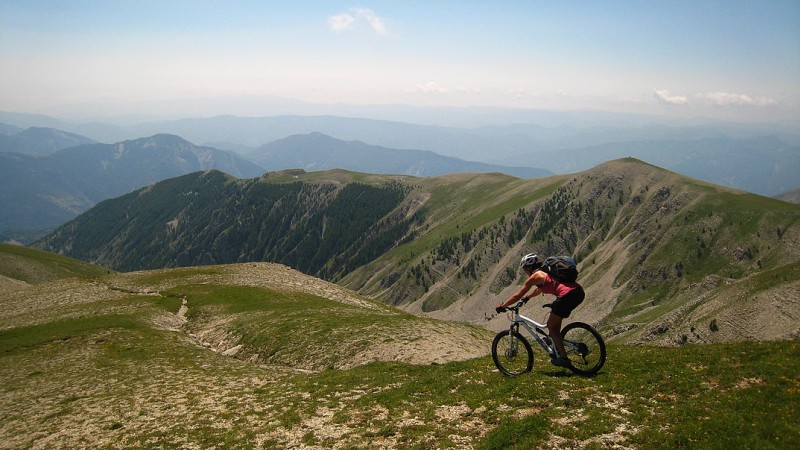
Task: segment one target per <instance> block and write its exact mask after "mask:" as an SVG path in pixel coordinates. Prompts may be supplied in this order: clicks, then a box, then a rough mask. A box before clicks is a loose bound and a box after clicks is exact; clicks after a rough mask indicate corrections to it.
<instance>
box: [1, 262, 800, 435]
mask: <svg viewBox="0 0 800 450" xmlns="http://www.w3.org/2000/svg"><path fill="white" fill-rule="evenodd" d="M60 261H61V259H60V258H57V257H53V259H52V261H45V262H43V264H44V266H45V267H48V268H50V269H51V270H56V269H55V267H54V266H58V264H60ZM490 342H491V333H489V332H488V331H486V330H482V329H478V328H476V327H471V326H468V325H464V324H456V323H452V322H440V321H436V320H432V319H425V318H421V317H417V316H413V315H409V314H407V313H404V312H401V311H398V310H396V309H394V308H391V307H388V306H386V305H383V304H380V303H376V302H374V301H371V300H369V299H367V298H365V297H363V296H361V295H358V294H356V293H355V292H352V291H349V290H347V289H344V288H342V287H340V286H338V285H335V284H331V283H327V282H324V281H321V280H319V279H315V278H312V277H308V276H306V275H303V274H301V273H299V272H297V271H295V270H292V269H289V268H288V267H285V266H280V265H276V264H269V263H246V264H232V265H223V266H220V265H216V266H203V267H189V268H180V269H170V270H156V271H141V272H134V273H123V274H111V275H106V276H100V277H95V278H80V277H71V278H65V279H57V280H52V281H48V282H44V283H40V284H37V285H32V286H28V287H26V288H24V289H21V290H17V291H15V292H3V293H2V294H0V380H2V383H0V416H1V417H2V419H3V420H1V421H0V442H2V445H3V446H4V447H9V448H154V447H158V448H162V447H164V448H223V447H224V448H388V449H394V448H409V447H424V448H448V447H449V448H480V449H495V448H515V447H516V448H549V447H571V448H590V447H598V446H602V447H605V446H619V447H632V448H663V447H669V448H673V447H676V448H679V447H687V446H691V447H700V448H705V447H714V446H720V447H725V448H736V447H747V448H770V447H775V448H794V447H797V445H798V444H800V429H798V425H797V424H798V423H800V417H799V416H798V415H799V412H798V409H797V408H796V407H795V405H797V402H798V400H800V398H798V397H799V396H800V389H798V386H800V380H798V378H797V373H798V361H800V358H798V356H800V345H798V342H797V341H796V340H794V341H784V342H777V343H747V344H734V345H730V344H729V345H720V344H717V345H707V346H689V347H685V348H682V349H680V350H677V349H661V348H656V347H650V346H639V347H634V346H619V345H614V344H612V345H611V346H610V347H609V355H610V357H609V361H608V364H606V366H605V368H604V369H603V371H601V373H600V374H598V375H597V376H596V377H595V378H592V379H585V378H581V377H576V376H571V375H568V374H566V372H564V371H563V370H561V369H555V368H552V366H549V365H548V364H544V363H543V362H544V361H545V360H546V359H545V358H539V357H540V356H541V354H539V353H537V359H536V362H535V366H534V371H533V372H532V373H531V374H528V375H524V376H521V377H519V378H516V379H508V378H504V377H502V376H501V375H500V374H499V373H498V372H497V370H496V369H495V368H494V366H493V364H492V361H491V358H490V357H488V356H485V355H486V354H487V353H488V351H489V346H490ZM331 369H336V370H331Z"/></svg>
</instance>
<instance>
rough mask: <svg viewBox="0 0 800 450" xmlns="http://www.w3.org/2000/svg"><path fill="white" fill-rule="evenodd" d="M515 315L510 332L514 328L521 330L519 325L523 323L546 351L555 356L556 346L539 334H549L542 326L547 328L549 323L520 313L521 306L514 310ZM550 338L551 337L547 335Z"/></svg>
mask: <svg viewBox="0 0 800 450" xmlns="http://www.w3.org/2000/svg"><path fill="white" fill-rule="evenodd" d="M512 312H513V314H514V316H513V317H512V319H511V327H510V328H509V332H511V331H514V330H519V326H520V325H522V326H523V327H524V328H525V329H526V330H528V333H530V335H531V336H533V338H534V339H536V342H537V343H539V345H540V346H541V347H542V349H544V351H545V352H547V353H548V354H550V356H553V355H554V354H555V348H554V346H552V345H551V344H550V343H548V342H547V341H545V340H544V339H543V338H541V337H539V334H542V335H545V336H548V335H546V334H545V333H544V331H542V328H546V327H547V325H545V324H543V323H539V322H537V321H535V320H533V319H531V318H530V317H526V316H523V315H522V314H520V313H519V308H515V309H513V310H512ZM547 339H548V340H550V337H549V336H548V337H547ZM551 342H552V341H551Z"/></svg>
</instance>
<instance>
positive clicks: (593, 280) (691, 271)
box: [37, 159, 800, 344]
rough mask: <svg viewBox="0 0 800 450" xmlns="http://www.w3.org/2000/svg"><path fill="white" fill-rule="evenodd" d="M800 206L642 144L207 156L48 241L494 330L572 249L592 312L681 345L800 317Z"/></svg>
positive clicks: (637, 335) (585, 308) (125, 262)
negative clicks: (519, 174) (275, 266)
mask: <svg viewBox="0 0 800 450" xmlns="http://www.w3.org/2000/svg"><path fill="white" fill-rule="evenodd" d="M799 221H800V206H798V205H793V204H789V203H786V202H782V201H779V200H775V199H769V198H765V197H760V196H757V195H753V194H748V193H744V192H741V191H734V190H729V189H726V188H723V187H719V186H715V185H711V184H708V183H703V182H700V181H698V180H694V179H690V178H686V177H683V176H681V175H678V174H675V173H672V172H669V171H666V170H664V169H660V168H658V167H655V166H652V165H649V164H646V163H644V162H641V161H638V160H634V159H624V160H618V161H614V162H609V163H605V164H602V165H600V166H598V167H595V168H593V169H590V170H588V171H584V172H581V173H577V174H573V175H559V176H551V177H546V178H538V179H531V180H523V179H519V178H515V177H510V176H507V175H502V174H453V175H446V176H440V177H427V178H416V177H408V176H385V175H368V174H360V173H353V172H346V171H340V170H335V171H323V172H313V173H306V172H304V171H300V170H293V171H283V172H271V173H268V174H266V175H264V176H262V177H260V178H256V179H251V180H237V179H235V178H233V177H230V176H228V175H225V174H223V173H221V172H217V171H208V172H200V173H193V174H189V175H185V176H182V177H179V178H174V179H170V180H167V181H164V182H160V183H156V184H155V185H153V186H150V187H148V188H145V189H141V190H139V191H135V192H132V193H130V194H127V195H125V196H122V197H119V198H116V199H112V200H107V201H105V202H102V203H100V204H98V205H97V206H95V207H94V208H92V209H91V210H89V211H87V212H86V213H84V214H82V215H81V216H79V217H78V218H76V219H75V220H73V221H71V222H69V223H67V224H65V225H64V226H62V227H60V228H59V229H57V230H56V231H55V232H54V233H53V234H51V235H49V236H48V237H47V238H45V239H43V240H42V241H40V242H39V243H38V244H37V245H38V246H39V247H41V248H43V249H46V250H49V251H53V252H58V253H63V254H65V255H69V256H72V257H76V258H79V259H81V260H84V261H90V262H93V263H98V264H102V265H106V266H108V267H111V268H113V269H115V270H125V271H129V270H139V269H150V268H157V267H175V266H191V265H205V264H223V263H233V262H247V261H273V262H278V263H282V264H286V265H289V266H291V267H294V268H296V269H298V270H301V271H303V272H304V273H307V274H310V275H314V276H318V277H321V278H323V279H326V280H330V281H335V282H337V283H339V284H341V285H343V286H346V287H349V288H351V289H353V290H356V291H358V292H360V293H362V294H364V295H367V296H369V297H371V298H375V299H379V300H381V301H383V302H385V303H388V304H391V305H396V306H399V307H402V308H403V309H406V310H408V311H411V312H415V313H418V314H427V315H430V316H433V317H439V318H445V317H446V318H448V319H451V320H460V321H467V322H471V323H474V324H477V325H481V326H486V327H490V328H491V327H495V326H498V325H499V324H502V323H504V322H503V321H502V320H500V321H496V320H495V318H494V314H493V307H492V305H494V304H496V303H499V302H500V299H505V298H507V296H508V295H509V294H510V293H511V292H513V291H514V290H515V289H516V283H517V281H518V278H517V277H518V275H519V274H518V270H517V264H518V261H519V257H520V256H521V255H523V254H525V253H528V252H538V253H541V254H546V255H549V254H562V253H563V254H571V255H575V256H576V257H577V259H578V261H579V262H580V263H579V269H580V270H581V280H582V283H584V285H585V286H586V288H587V291H588V292H590V299H591V301H587V302H585V305H582V306H581V307H580V308H579V310H578V311H577V313H578V315H579V316H581V317H583V318H586V319H587V320H591V321H592V322H593V323H596V324H598V326H601V327H602V328H603V330H604V331H605V332H606V333H608V336H609V338H613V339H619V340H622V341H625V342H651V343H653V342H658V343H668V344H676V343H682V342H715V341H727V340H737V339H741V338H742V337H743V336H749V337H750V338H755V339H774V338H780V337H789V336H795V335H797V334H798V333H800V329H798V326H797V322H796V321H795V320H794V319H792V317H796V314H797V313H800V311H798V310H797V304H798V303H797V301H796V297H797V292H800V291H799V290H798V289H797V287H798V284H800V276H799V275H798V270H797V269H798V267H799V265H800V245H799V244H798V242H800V235H798V233H800V227H798V222H799ZM775 299H786V303H785V304H783V306H782V307H780V308H777V309H776V308H775V307H772V306H770V305H772V304H773V302H775ZM792 299H794V300H792ZM743 311H747V316H748V320H747V321H744V322H742V321H741V320H739V319H738V318H739V316H740V315H741V314H742V312H743ZM768 323H769V326H766V324H768Z"/></svg>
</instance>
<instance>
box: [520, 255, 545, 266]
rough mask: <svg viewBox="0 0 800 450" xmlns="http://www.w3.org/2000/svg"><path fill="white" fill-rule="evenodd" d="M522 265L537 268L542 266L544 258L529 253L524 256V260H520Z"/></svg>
mask: <svg viewBox="0 0 800 450" xmlns="http://www.w3.org/2000/svg"><path fill="white" fill-rule="evenodd" d="M519 266H520V267H530V266H533V267H534V268H535V269H538V268H540V267H542V258H539V255H536V254H533V253H528V254H527V255H525V256H523V257H522V261H520V262H519Z"/></svg>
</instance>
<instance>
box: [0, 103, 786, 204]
mask: <svg viewBox="0 0 800 450" xmlns="http://www.w3.org/2000/svg"><path fill="white" fill-rule="evenodd" d="M470 111H472V110H471V109H466V110H452V109H449V110H446V111H442V112H441V113H440V114H441V115H442V118H441V120H439V122H442V123H446V122H447V119H448V117H460V116H464V117H467V116H470V115H471V112H470ZM473 112H474V111H473ZM418 113H419V114H420V116H421V117H422V116H426V117H428V118H429V119H430V116H431V114H432V113H431V110H427V109H423V110H420V111H418ZM360 117H363V116H357V117H343V116H335V115H316V116H313V115H305V116H301V115H276V116H263V117H240V116H233V115H225V116H214V117H194V118H183V119H175V120H160V121H150V122H142V123H138V124H135V125H127V126H119V125H110V124H104V123H89V124H78V125H75V124H68V123H64V122H59V121H57V120H56V119H53V118H49V117H46V116H24V115H18V114H17V115H15V114H10V113H3V112H0V121H6V122H7V123H10V124H14V125H16V126H21V124H28V125H26V126H30V125H34V124H35V125H38V126H48V127H58V128H61V129H65V130H68V131H70V132H73V133H78V134H82V135H85V136H90V137H92V138H93V139H95V140H98V141H102V142H117V141H120V140H125V139H135V138H138V137H141V136H150V135H154V134H159V133H168V134H175V135H179V136H182V137H183V138H185V139H187V140H189V141H191V142H197V143H201V144H204V145H208V143H210V142H213V143H214V144H213V145H214V146H215V147H218V148H222V149H226V150H234V151H240V150H241V148H242V146H247V147H250V148H256V147H258V146H261V145H264V144H268V143H271V142H274V141H277V140H280V139H284V138H286V137H289V136H292V135H297V134H308V133H312V132H320V133H323V134H326V135H328V136H332V137H334V138H336V139H341V140H344V141H353V140H357V141H361V142H364V143H366V144H369V145H377V146H382V147H386V148H395V149H417V150H427V151H433V152H436V153H437V154H439V155H443V156H450V157H456V158H461V159H464V160H470V161H479V162H483V163H490V164H497V165H506V166H534V167H541V168H544V169H546V170H550V171H551V172H554V173H573V172H578V171H582V170H587V169H589V168H591V167H593V166H595V165H597V164H600V163H603V162H605V161H609V160H613V159H617V158H622V157H634V158H637V159H641V160H644V161H647V162H649V163H651V164H656V165H658V166H661V167H664V168H666V169H668V170H671V171H675V172H678V173H681V174H684V175H688V176H692V177H697V178H700V179H703V180H705V181H709V182H712V183H718V184H723V185H725V186H728V187H733V188H735V189H741V190H745V191H748V192H754V193H758V194H761V195H767V196H774V195H778V194H780V193H781V192H783V191H786V190H789V189H796V188H800V181H797V183H798V184H796V185H793V186H792V185H790V186H786V184H787V182H788V184H791V178H789V177H787V176H786V175H785V174H784V173H775V174H772V173H771V172H769V170H768V168H769V167H770V164H772V166H773V167H775V166H782V165H785V164H786V163H787V162H788V163H790V164H791V169H792V170H794V169H795V168H796V167H797V163H796V161H795V159H793V158H792V157H791V155H792V154H797V153H798V148H800V147H798V146H800V129H799V128H798V125H797V124H791V123H786V124H742V123H729V122H720V121H710V120H702V119H696V120H691V121H678V120H669V119H666V118H659V117H651V116H637V115H619V114H611V115H609V114H604V113H601V112H546V111H527V110H519V111H516V110H502V111H483V112H481V113H480V114H477V115H474V119H475V120H472V119H471V120H469V121H468V123H471V124H472V125H469V126H467V125H464V126H462V127H458V126H453V125H449V126H445V125H429V124H428V125H422V124H415V123H409V122H398V121H391V120H385V119H383V120H379V119H367V118H360ZM377 117H391V115H385V114H384V115H378V116H377ZM478 117H483V118H484V119H483V120H484V121H485V122H488V123H489V124H490V125H485V126H481V124H480V123H481V121H480V120H477V118H478ZM498 117H502V118H503V119H502V120H499V119H498V120H499V122H500V123H505V124H499V123H495V122H498V120H494V118H498ZM428 121H430V120H428ZM434 122H436V121H434ZM615 124H616V125H615ZM762 139H776V140H777V141H779V142H780V143H782V149H783V150H784V151H786V152H788V154H789V155H790V156H789V157H787V156H786V155H781V154H774V153H772V151H773V150H774V149H769V148H767V147H764V144H765V143H766V144H769V142H768V141H767V140H762ZM769 145H771V144H769ZM726 147H727V148H730V150H731V152H732V153H733V154H734V157H732V158H730V159H727V158H726V156H725V152H724V150H725V148H726ZM659 149H661V150H659ZM710 150H723V151H722V152H721V153H720V152H716V154H713V155H711V156H713V159H712V160H709V161H706V160H705V159H697V158H696V157H697V156H700V155H710V153H708V151H710ZM763 150H766V153H761V152H762V151H763ZM573 153H574V156H570V155H571V154H573ZM712 153H713V152H712ZM748 154H750V156H755V157H757V156H761V157H762V158H761V159H760V160H756V162H757V163H758V164H759V165H758V166H757V168H758V170H759V171H760V173H761V174H763V175H759V176H755V177H749V176H748V171H749V170H750V166H749V161H750V160H748ZM598 155H604V156H603V157H602V158H599V157H598ZM674 156H679V157H680V158H674ZM693 158H695V159H693ZM776 158H777V159H776ZM787 158H788V159H787ZM689 160H691V161H689ZM687 170H691V171H692V172H691V173H689V172H687ZM723 173H724V174H725V175H726V176H724V177H720V176H719V175H721V174H723ZM786 173H791V171H790V170H787V172H786ZM773 180H785V181H786V182H781V183H780V185H779V186H778V187H776V186H775V182H774V181H773ZM776 188H780V190H778V191H776V190H775V189H776Z"/></svg>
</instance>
